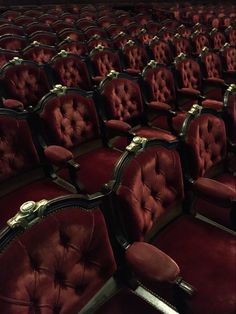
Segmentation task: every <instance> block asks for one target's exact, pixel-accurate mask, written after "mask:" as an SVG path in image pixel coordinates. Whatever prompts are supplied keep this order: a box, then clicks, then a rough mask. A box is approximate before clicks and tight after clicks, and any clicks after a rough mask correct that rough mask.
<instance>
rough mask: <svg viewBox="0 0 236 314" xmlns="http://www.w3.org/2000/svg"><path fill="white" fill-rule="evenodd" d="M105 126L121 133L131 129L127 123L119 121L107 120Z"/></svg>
mask: <svg viewBox="0 0 236 314" xmlns="http://www.w3.org/2000/svg"><path fill="white" fill-rule="evenodd" d="M105 124H106V127H108V128H109V129H112V130H115V131H121V132H128V131H129V130H130V129H131V128H132V127H131V125H129V124H128V123H126V122H124V121H120V120H108V121H106V122H105Z"/></svg>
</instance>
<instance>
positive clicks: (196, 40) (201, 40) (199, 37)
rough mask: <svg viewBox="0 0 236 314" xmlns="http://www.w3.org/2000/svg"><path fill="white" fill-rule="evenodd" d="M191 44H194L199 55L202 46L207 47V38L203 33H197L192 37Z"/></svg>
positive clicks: (208, 44)
mask: <svg viewBox="0 0 236 314" xmlns="http://www.w3.org/2000/svg"><path fill="white" fill-rule="evenodd" d="M192 41H193V44H194V46H195V51H194V52H195V53H196V54H197V55H199V54H200V53H201V51H202V49H203V48H204V47H209V46H210V43H209V39H208V38H207V36H206V35H205V34H202V33H199V34H196V35H194V36H193V37H192Z"/></svg>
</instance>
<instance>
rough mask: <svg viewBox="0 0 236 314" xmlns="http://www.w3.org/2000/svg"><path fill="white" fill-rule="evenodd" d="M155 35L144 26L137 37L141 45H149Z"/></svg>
mask: <svg viewBox="0 0 236 314" xmlns="http://www.w3.org/2000/svg"><path fill="white" fill-rule="evenodd" d="M153 37H154V35H152V34H150V33H149V32H148V31H147V30H146V29H145V28H142V29H141V30H140V32H139V33H138V34H137V36H136V39H137V40H138V41H139V42H140V44H141V45H149V43H150V42H151V40H152V39H153Z"/></svg>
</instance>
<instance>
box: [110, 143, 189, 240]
mask: <svg viewBox="0 0 236 314" xmlns="http://www.w3.org/2000/svg"><path fill="white" fill-rule="evenodd" d="M115 193H116V198H115V200H116V205H117V206H116V208H117V210H119V215H120V217H121V219H122V221H123V224H124V226H125V228H126V232H127V233H128V235H129V237H130V239H131V240H132V241H142V240H143V239H144V238H145V237H146V236H148V234H150V232H151V230H152V229H153V228H154V227H155V226H156V225H157V224H158V222H159V219H160V218H161V217H163V216H165V215H166V214H168V213H169V212H170V211H171V210H174V209H176V207H177V204H180V203H181V202H182V200H183V179H182V170H181V164H180V158H179V155H178V153H177V151H175V150H170V149H168V148H165V147H163V146H152V147H148V148H146V149H144V150H143V151H142V152H141V153H140V154H137V155H136V156H135V157H134V158H132V159H131V160H130V161H129V162H128V163H127V164H126V165H125V166H124V167H123V169H122V172H121V178H120V182H119V185H118V187H117V189H116V192H115Z"/></svg>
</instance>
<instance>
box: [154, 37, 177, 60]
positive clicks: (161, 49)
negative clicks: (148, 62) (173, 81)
mask: <svg viewBox="0 0 236 314" xmlns="http://www.w3.org/2000/svg"><path fill="white" fill-rule="evenodd" d="M150 49H151V51H152V54H153V57H154V60H155V61H157V62H158V63H160V64H166V65H168V64H170V63H171V62H172V55H171V50H170V46H169V45H168V44H167V43H166V42H164V41H161V40H158V41H153V42H152V43H151V44H150Z"/></svg>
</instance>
